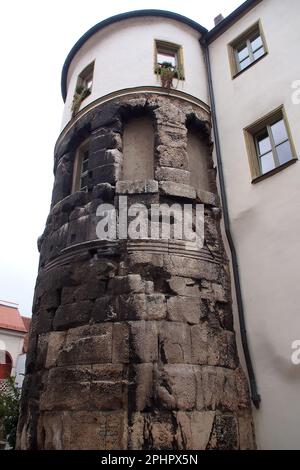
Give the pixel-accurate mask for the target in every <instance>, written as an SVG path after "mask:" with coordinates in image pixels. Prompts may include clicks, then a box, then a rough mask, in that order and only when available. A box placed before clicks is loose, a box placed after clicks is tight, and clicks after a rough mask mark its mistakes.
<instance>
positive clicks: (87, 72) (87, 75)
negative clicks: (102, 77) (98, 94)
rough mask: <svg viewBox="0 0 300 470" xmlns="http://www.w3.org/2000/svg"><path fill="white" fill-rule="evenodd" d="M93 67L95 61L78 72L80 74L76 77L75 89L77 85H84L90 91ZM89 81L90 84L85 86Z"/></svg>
mask: <svg viewBox="0 0 300 470" xmlns="http://www.w3.org/2000/svg"><path fill="white" fill-rule="evenodd" d="M94 67H95V61H93V62H91V63H90V64H88V65H87V66H86V67H85V68H84V69H83V70H82V71H81V72H80V74H79V75H78V77H77V83H76V89H77V87H84V88H86V89H87V90H89V92H90V93H92V89H93V81H94ZM89 81H90V82H91V85H90V86H87V84H88V82H89Z"/></svg>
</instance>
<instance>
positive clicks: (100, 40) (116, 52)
mask: <svg viewBox="0 0 300 470" xmlns="http://www.w3.org/2000/svg"><path fill="white" fill-rule="evenodd" d="M200 36H201V35H200V33H199V32H198V31H196V30H194V29H193V28H191V27H189V26H187V25H185V24H183V23H181V22H179V21H176V20H172V19H168V18H163V17H141V18H130V19H126V20H122V21H119V22H117V23H114V24H112V25H110V26H107V27H105V28H103V29H102V30H100V31H98V32H97V33H95V34H94V35H93V36H92V37H91V38H90V39H88V40H87V42H86V43H85V44H84V45H83V46H82V48H81V49H80V50H79V51H78V53H77V54H76V56H75V57H74V59H73V61H72V63H71V65H70V67H69V73H68V86H67V88H68V93H67V98H66V104H65V109H64V114H63V122H62V127H64V126H65V125H66V124H67V123H68V121H69V120H70V118H71V106H72V100H73V95H74V91H75V88H76V82H77V77H78V75H79V74H80V72H81V71H82V70H83V69H84V68H85V67H86V66H87V65H89V64H90V63H91V62H93V61H95V67H94V79H93V87H92V93H91V95H89V96H88V97H87V98H86V99H85V100H84V102H83V103H82V105H81V109H82V108H83V107H85V106H87V105H88V104H89V103H91V102H92V101H94V100H96V99H98V98H101V97H103V96H105V95H107V94H109V93H112V92H116V91H118V90H123V89H126V88H135V87H141V86H145V87H147V86H155V87H159V86H160V82H159V80H158V78H157V75H156V74H155V73H154V40H155V39H159V40H163V41H168V42H172V43H175V44H177V45H180V46H182V48H183V61H184V73H185V80H184V81H180V82H179V84H178V88H177V89H178V90H179V91H184V92H185V93H188V94H190V95H192V96H193V97H196V98H198V99H200V100H202V101H204V102H205V103H207V102H208V91H207V80H206V70H205V63H204V59H203V55H202V53H201V47H200V45H199V38H200ZM175 83H176V80H175Z"/></svg>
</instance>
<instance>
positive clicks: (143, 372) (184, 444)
mask: <svg viewBox="0 0 300 470" xmlns="http://www.w3.org/2000/svg"><path fill="white" fill-rule="evenodd" d="M145 114H147V115H148V116H151V118H152V120H153V132H154V141H155V144H154V162H155V168H154V179H152V180H145V181H135V180H134V175H133V179H132V181H128V180H127V181H122V162H123V159H124V158H125V156H124V155H123V153H122V133H123V129H124V124H125V123H126V121H127V120H128V119H130V118H131V117H138V116H140V115H145ZM190 125H192V126H194V127H195V128H196V129H197V132H198V133H199V136H201V138H202V139H203V141H205V142H206V144H207V155H208V158H209V162H210V163H209V166H208V173H209V175H208V176H209V181H210V191H207V190H201V189H197V190H196V189H195V188H194V187H192V186H191V185H190V172H189V161H188V155H187V127H188V126H190ZM87 137H89V138H90V156H89V173H88V175H89V176H88V177H89V183H88V190H87V191H86V192H84V191H81V192H75V193H73V194H71V188H72V173H73V164H74V158H75V153H76V149H77V148H78V145H79V144H80V143H81V142H82V141H83V140H84V139H86V138H87ZM210 154H211V143H210V116H209V113H208V112H207V111H206V110H205V109H204V108H202V107H200V106H196V105H192V104H189V103H188V102H185V101H183V100H179V99H177V98H176V99H175V98H171V97H170V96H165V97H164V96H159V95H155V94H153V95H151V94H141V95H131V96H130V95H127V96H126V97H123V98H119V99H115V100H112V101H110V102H108V103H105V104H102V105H99V106H98V107H96V108H94V109H92V110H91V111H89V112H88V113H86V114H84V115H82V116H81V117H79V119H78V120H77V122H76V123H75V124H74V125H73V126H71V127H70V129H69V131H68V132H67V133H66V134H65V135H64V137H63V138H62V139H61V140H60V141H59V143H58V145H57V147H56V152H55V183H54V189H53V198H52V206H51V210H50V214H49V217H48V219H47V223H46V228H45V231H44V233H43V235H42V237H41V238H40V239H39V249H40V267H39V273H38V278H37V284H36V289H35V298H34V305H33V320H32V326H31V334H30V350H29V353H28V359H27V371H26V377H25V381H24V388H23V397H22V405H21V417H20V421H19V429H18V443H19V444H18V445H19V448H22V449H253V448H254V447H255V442H254V435H253V426H252V418H251V405H250V400H249V394H248V384H247V380H246V378H245V376H244V373H243V371H242V369H241V366H240V364H239V359H238V356H237V350H236V341H235V333H234V330H233V320H232V311H231V288H230V276H229V271H228V260H227V258H226V255H225V251H224V247H223V243H222V238H221V232H220V218H221V210H220V206H219V200H218V197H217V194H216V185H215V170H214V168H213V164H212V160H211V156H210ZM119 195H127V196H128V198H129V200H130V201H135V202H142V203H143V204H146V205H147V206H149V205H150V204H151V203H153V202H156V203H161V202H166V203H174V202H176V203H179V204H181V205H182V204H184V203H189V202H190V203H196V202H199V203H203V204H204V205H205V245H204V247H203V248H202V249H201V250H199V251H198V252H191V251H189V250H188V249H186V248H185V245H184V242H181V241H174V240H173V241H166V240H151V239H149V240H119V239H117V240H115V241H105V240H99V239H97V236H96V224H97V222H98V217H97V216H96V209H97V207H98V205H99V204H100V203H102V202H107V203H111V204H116V200H117V196H119Z"/></svg>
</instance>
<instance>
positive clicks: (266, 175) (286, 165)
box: [251, 157, 298, 184]
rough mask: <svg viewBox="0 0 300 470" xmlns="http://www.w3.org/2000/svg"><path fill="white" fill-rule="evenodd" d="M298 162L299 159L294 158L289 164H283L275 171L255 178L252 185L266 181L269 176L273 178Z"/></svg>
mask: <svg viewBox="0 0 300 470" xmlns="http://www.w3.org/2000/svg"><path fill="white" fill-rule="evenodd" d="M297 161H298V158H297V157H294V158H292V159H291V160H289V161H288V162H286V163H283V165H280V166H278V167H276V168H274V169H273V170H271V171H268V172H267V173H264V174H263V175H260V176H257V177H255V178H254V179H253V180H252V181H251V183H252V184H256V183H259V182H260V181H262V180H264V179H266V178H269V176H273V175H275V174H276V173H279V172H280V171H281V170H284V169H285V168H287V167H288V166H290V165H292V164H293V163H296V162H297Z"/></svg>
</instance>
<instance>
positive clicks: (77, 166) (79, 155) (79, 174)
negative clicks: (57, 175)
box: [72, 139, 90, 194]
mask: <svg viewBox="0 0 300 470" xmlns="http://www.w3.org/2000/svg"><path fill="white" fill-rule="evenodd" d="M89 146H90V139H86V140H84V141H83V142H82V143H81V144H80V145H79V147H78V149H77V151H76V155H75V160H74V166H73V182H72V194H73V193H76V192H78V191H87V189H88V188H87V186H82V185H81V180H82V178H84V177H86V176H88V174H89V169H88V168H87V169H86V170H85V171H84V172H83V171H82V169H83V162H84V161H85V160H87V161H88V158H89V153H90V152H89ZM86 152H88V157H87V158H84V155H85V153H86Z"/></svg>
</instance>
